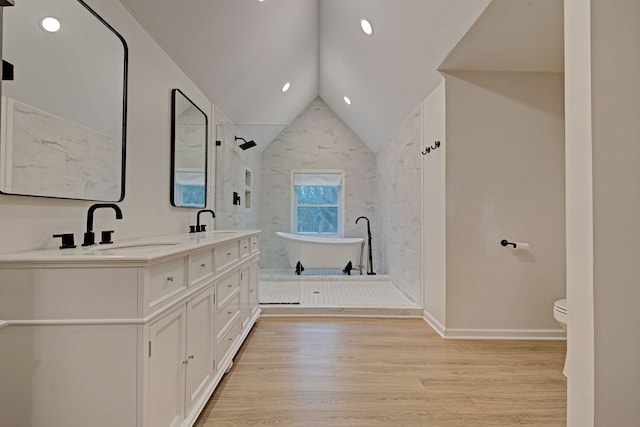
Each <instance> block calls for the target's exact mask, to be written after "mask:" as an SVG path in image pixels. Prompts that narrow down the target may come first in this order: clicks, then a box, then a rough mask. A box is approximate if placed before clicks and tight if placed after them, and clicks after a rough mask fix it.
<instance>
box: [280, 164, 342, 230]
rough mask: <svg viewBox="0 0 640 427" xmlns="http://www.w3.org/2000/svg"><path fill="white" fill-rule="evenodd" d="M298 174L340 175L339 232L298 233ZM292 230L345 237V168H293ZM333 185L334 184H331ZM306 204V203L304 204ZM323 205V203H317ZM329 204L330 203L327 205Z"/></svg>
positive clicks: (291, 188)
mask: <svg viewBox="0 0 640 427" xmlns="http://www.w3.org/2000/svg"><path fill="white" fill-rule="evenodd" d="M298 174H308V175H320V174H325V175H326V174H335V175H340V183H341V184H340V185H339V186H338V189H339V190H338V232H337V233H309V232H307V233H298V231H297V229H298V194H297V191H296V185H295V176H296V175H298ZM289 187H290V197H291V202H290V204H289V205H290V207H291V215H290V221H291V226H290V231H291V233H293V234H300V235H307V236H319V237H322V236H325V237H344V213H345V190H344V187H345V173H344V169H292V170H291V180H290V185H289ZM330 187H332V186H330ZM303 206H306V205H303ZM316 206H322V205H316ZM327 206H328V205H327Z"/></svg>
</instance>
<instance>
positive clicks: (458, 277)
mask: <svg viewBox="0 0 640 427" xmlns="http://www.w3.org/2000/svg"><path fill="white" fill-rule="evenodd" d="M445 82H446V83H445V84H446V103H447V107H446V121H447V123H446V136H447V141H446V144H447V147H446V221H447V226H446V264H447V269H446V280H447V289H446V293H447V295H446V298H447V304H446V325H445V326H446V334H447V335H448V336H475V337H479V336H505V337H511V336H513V337H534V338H535V337H539V338H545V337H556V336H557V337H560V336H564V334H563V333H562V332H561V330H560V329H559V327H558V325H557V322H556V321H555V319H554V318H553V310H552V308H553V302H554V300H556V299H559V298H563V297H564V296H565V227H564V103H563V76H562V74H555V73H505V72H456V73H453V72H450V73H447V74H445ZM502 239H508V240H512V241H523V242H527V243H529V244H530V245H531V249H530V250H529V251H524V252H512V251H511V250H510V249H507V248H504V247H502V246H501V245H500V241H501V240H502Z"/></svg>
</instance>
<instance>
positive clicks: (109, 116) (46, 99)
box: [0, 0, 127, 202]
mask: <svg viewBox="0 0 640 427" xmlns="http://www.w3.org/2000/svg"><path fill="white" fill-rule="evenodd" d="M15 3H16V4H15V6H14V7H7V8H4V11H3V12H4V19H3V26H2V27H3V28H2V31H3V35H2V44H3V46H2V51H3V59H4V60H5V61H7V62H8V63H11V64H12V65H13V71H14V72H13V79H12V80H4V81H2V103H1V106H0V120H1V122H0V193H6V194H16V195H25V196H40V197H54V198H65V199H81V200H96V201H111V202H117V201H121V200H122V199H123V198H124V178H125V168H124V166H125V139H126V138H125V135H126V117H127V111H126V105H127V96H126V95H127V45H126V42H125V40H124V39H123V38H122V36H120V34H118V33H117V32H116V31H115V30H114V29H113V28H112V27H111V26H110V25H109V24H108V23H107V22H105V21H104V20H103V19H102V18H101V17H100V16H98V15H97V14H96V13H95V12H94V11H93V10H91V9H90V8H89V7H88V6H87V5H86V4H85V3H84V2H82V1H80V0H26V1H17V2H15ZM45 19H46V20H47V21H45ZM48 22H51V23H52V24H53V26H52V27H49V26H48V25H47V23H48Z"/></svg>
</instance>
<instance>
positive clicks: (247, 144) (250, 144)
mask: <svg viewBox="0 0 640 427" xmlns="http://www.w3.org/2000/svg"><path fill="white" fill-rule="evenodd" d="M237 140H241V141H244V143H242V144H240V145H238V147H240V148H242V149H243V150H247V149H249V148H251V147H255V146H256V145H257V144H256V143H255V141H254V140H253V139H252V140H251V141H247V140H246V139H244V138H240V137H239V136H236V141H237Z"/></svg>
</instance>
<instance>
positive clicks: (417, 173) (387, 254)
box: [373, 105, 422, 303]
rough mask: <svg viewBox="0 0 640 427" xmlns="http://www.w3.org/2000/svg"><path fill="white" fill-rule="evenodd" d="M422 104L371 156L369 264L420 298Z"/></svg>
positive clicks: (410, 295)
mask: <svg viewBox="0 0 640 427" xmlns="http://www.w3.org/2000/svg"><path fill="white" fill-rule="evenodd" d="M421 150H422V109H421V106H420V105H418V107H416V108H415V110H413V112H412V113H411V114H410V115H409V117H407V118H406V119H405V120H404V121H403V122H402V123H401V124H400V126H399V127H398V128H397V129H396V131H395V132H394V134H393V135H392V136H391V137H390V138H389V140H388V141H387V142H386V143H385V145H384V146H383V147H382V148H381V149H380V150H379V151H378V153H377V156H376V179H375V195H376V201H375V202H376V204H375V212H376V221H375V230H376V233H375V234H376V235H377V236H380V239H378V241H377V244H375V243H374V261H373V263H374V266H375V265H376V264H377V265H378V267H377V269H378V270H381V271H384V272H385V274H389V275H390V276H391V277H392V278H393V281H394V282H395V283H396V285H397V286H398V287H399V288H400V289H401V290H402V291H403V292H404V293H405V294H407V296H408V297H409V298H411V299H412V300H413V301H415V302H416V303H420V302H421V301H422V299H421V295H422V291H421V289H422V277H421V273H420V272H421V270H422V268H421V264H422V263H421V259H422V258H421V257H422V255H421V245H422V241H421V236H422V226H421V215H422V190H421V187H420V182H421V166H420V164H421V157H422V155H421V154H420V153H421Z"/></svg>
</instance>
